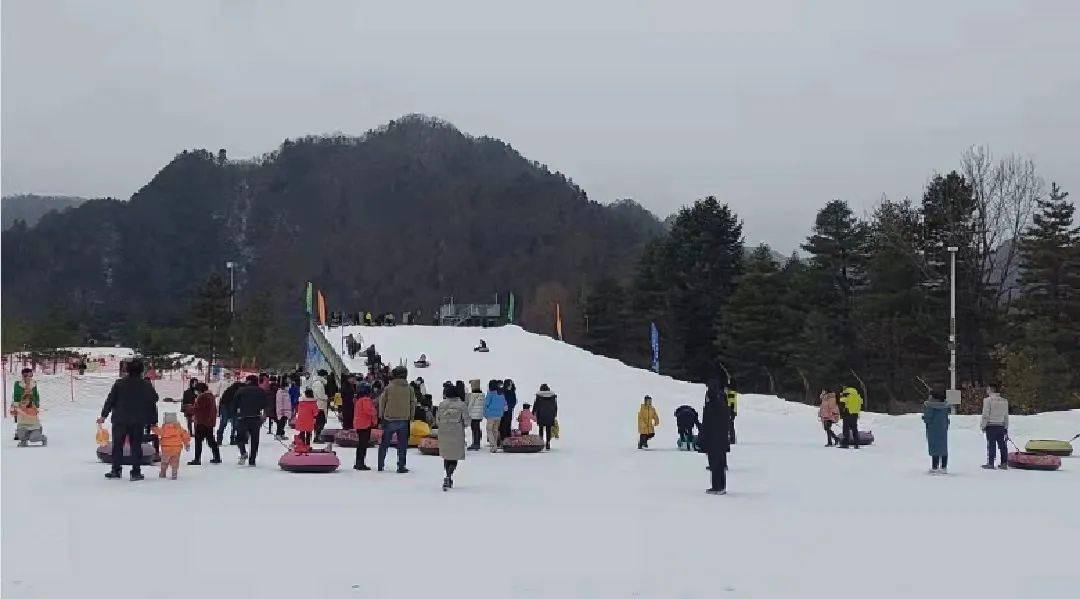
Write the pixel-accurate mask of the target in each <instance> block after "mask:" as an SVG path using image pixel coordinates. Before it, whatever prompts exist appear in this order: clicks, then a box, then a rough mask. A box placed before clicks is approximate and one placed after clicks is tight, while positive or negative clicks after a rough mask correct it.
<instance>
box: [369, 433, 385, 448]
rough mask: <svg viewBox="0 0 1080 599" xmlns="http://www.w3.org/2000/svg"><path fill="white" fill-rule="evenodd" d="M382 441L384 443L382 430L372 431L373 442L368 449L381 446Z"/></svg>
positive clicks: (370, 442)
mask: <svg viewBox="0 0 1080 599" xmlns="http://www.w3.org/2000/svg"><path fill="white" fill-rule="evenodd" d="M380 441H382V429H381V428H373V429H371V441H369V442H368V447H375V446H376V445H378V444H379V442H380Z"/></svg>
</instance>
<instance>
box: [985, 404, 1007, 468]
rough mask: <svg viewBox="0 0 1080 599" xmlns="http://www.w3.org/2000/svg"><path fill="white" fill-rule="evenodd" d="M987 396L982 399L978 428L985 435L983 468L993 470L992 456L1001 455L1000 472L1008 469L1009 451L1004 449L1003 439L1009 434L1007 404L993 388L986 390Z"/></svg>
mask: <svg viewBox="0 0 1080 599" xmlns="http://www.w3.org/2000/svg"><path fill="white" fill-rule="evenodd" d="M987 392H988V393H987V395H986V397H985V398H983V405H982V419H981V420H980V422H979V428H981V429H982V430H983V432H984V433H986V464H984V465H983V468H984V469H986V470H992V469H993V468H994V454H995V453H998V452H1000V453H1001V463H1000V465H999V466H998V468H1000V469H1001V470H1006V469H1008V468H1009V451H1008V449H1007V448H1006V447H1005V437H1006V436H1007V435H1008V432H1009V402H1008V401H1006V399H1005V398H1004V397H1002V396H1001V395H998V392H997V390H996V389H994V388H993V387H988V388H987Z"/></svg>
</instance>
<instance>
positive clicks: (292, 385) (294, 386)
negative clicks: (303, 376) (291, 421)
mask: <svg viewBox="0 0 1080 599" xmlns="http://www.w3.org/2000/svg"><path fill="white" fill-rule="evenodd" d="M289 403H291V404H292V413H293V414H295V413H296V406H297V404H299V403H300V376H299V375H295V374H294V375H292V378H291V379H289Z"/></svg>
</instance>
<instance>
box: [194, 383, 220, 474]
mask: <svg viewBox="0 0 1080 599" xmlns="http://www.w3.org/2000/svg"><path fill="white" fill-rule="evenodd" d="M195 392H196V393H197V394H198V395H196V396H195V403H194V404H192V406H191V423H192V425H193V427H194V429H195V459H194V460H191V461H190V462H188V466H198V465H200V464H201V463H202V462H201V459H202V444H203V441H206V444H207V445H209V446H210V452H211V453H212V454H214V459H212V460H210V463H211V464H220V463H221V451H220V450H219V449H218V443H217V438H216V437H215V436H214V425H215V424H217V405H216V404H215V403H214V394H213V393H211V392H210V387H207V386H206V383H196V384H195Z"/></svg>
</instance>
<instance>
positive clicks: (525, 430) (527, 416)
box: [517, 403, 536, 435]
mask: <svg viewBox="0 0 1080 599" xmlns="http://www.w3.org/2000/svg"><path fill="white" fill-rule="evenodd" d="M517 420H518V430H519V431H521V434H523V435H527V434H529V433H531V432H532V428H533V423H534V422H536V417H535V416H533V413H532V406H530V405H529V404H527V403H525V404H521V412H520V413H519V414H518V418H517Z"/></svg>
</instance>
